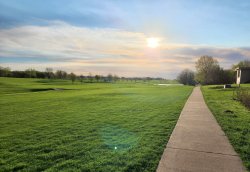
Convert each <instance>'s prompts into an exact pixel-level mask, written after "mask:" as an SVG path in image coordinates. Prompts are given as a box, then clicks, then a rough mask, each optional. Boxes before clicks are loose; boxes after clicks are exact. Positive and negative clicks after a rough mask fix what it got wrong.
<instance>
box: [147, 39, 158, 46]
mask: <svg viewBox="0 0 250 172" xmlns="http://www.w3.org/2000/svg"><path fill="white" fill-rule="evenodd" d="M147 46H148V47H149V48H156V47H158V46H159V39H158V38H154V37H151V38H147Z"/></svg>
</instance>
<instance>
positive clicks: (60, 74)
mask: <svg viewBox="0 0 250 172" xmlns="http://www.w3.org/2000/svg"><path fill="white" fill-rule="evenodd" d="M55 76H56V78H58V79H66V78H67V72H65V71H62V70H57V71H56V73H55Z"/></svg>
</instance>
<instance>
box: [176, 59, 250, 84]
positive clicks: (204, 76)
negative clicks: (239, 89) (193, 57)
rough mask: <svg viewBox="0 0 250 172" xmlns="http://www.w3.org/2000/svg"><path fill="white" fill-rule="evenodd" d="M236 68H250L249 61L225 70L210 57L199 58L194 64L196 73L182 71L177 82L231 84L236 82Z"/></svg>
mask: <svg viewBox="0 0 250 172" xmlns="http://www.w3.org/2000/svg"><path fill="white" fill-rule="evenodd" d="M237 67H250V61H247V60H245V61H241V62H239V63H238V64H235V65H233V66H232V68H231V69H228V70H225V69H223V68H222V67H220V65H219V62H218V61H217V60H216V59H215V58H213V57H212V56H201V57H200V58H199V59H198V60H197V61H196V63H195V68H196V72H194V71H192V70H190V69H184V70H183V71H182V72H181V73H180V74H179V75H178V81H179V82H180V83H182V84H184V85H195V84H203V85H210V84H211V85H212V84H233V83H235V81H236V72H235V69H236V68H237Z"/></svg>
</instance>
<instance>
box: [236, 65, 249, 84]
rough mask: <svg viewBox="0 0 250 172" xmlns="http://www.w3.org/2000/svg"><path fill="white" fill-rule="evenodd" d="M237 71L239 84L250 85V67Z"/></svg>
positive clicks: (240, 68)
mask: <svg viewBox="0 0 250 172" xmlns="http://www.w3.org/2000/svg"><path fill="white" fill-rule="evenodd" d="M235 71H236V72H237V80H236V83H237V84H244V83H250V67H239V68H236V69H235Z"/></svg>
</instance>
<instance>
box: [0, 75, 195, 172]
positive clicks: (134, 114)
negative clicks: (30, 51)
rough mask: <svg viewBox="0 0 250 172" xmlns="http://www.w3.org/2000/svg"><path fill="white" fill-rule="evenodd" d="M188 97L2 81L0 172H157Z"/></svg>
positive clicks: (176, 92) (153, 89) (137, 88)
mask: <svg viewBox="0 0 250 172" xmlns="http://www.w3.org/2000/svg"><path fill="white" fill-rule="evenodd" d="M53 88H64V90H60V91H55V90H52V89H53ZM191 90H192V87H187V86H168V87H167V86H156V85H153V84H101V83H100V84H83V85H80V84H79V83H77V84H75V85H72V84H71V83H70V81H60V80H54V81H50V80H39V79H16V78H0V97H1V98H0V112H1V113H0V140H1V142H0V171H17V170H21V171H43V170H45V171H155V170H156V168H157V165H158V162H159V160H160V157H161V155H162V153H163V150H164V147H165V145H166V143H167V140H168V139H169V137H170V135H171V133H172V130H173V128H174V126H175V124H176V122H177V119H178V117H179V114H180V112H181V110H182V107H183V106H184V103H185V101H186V99H187V98H188V96H189V94H190V93H191Z"/></svg>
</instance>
